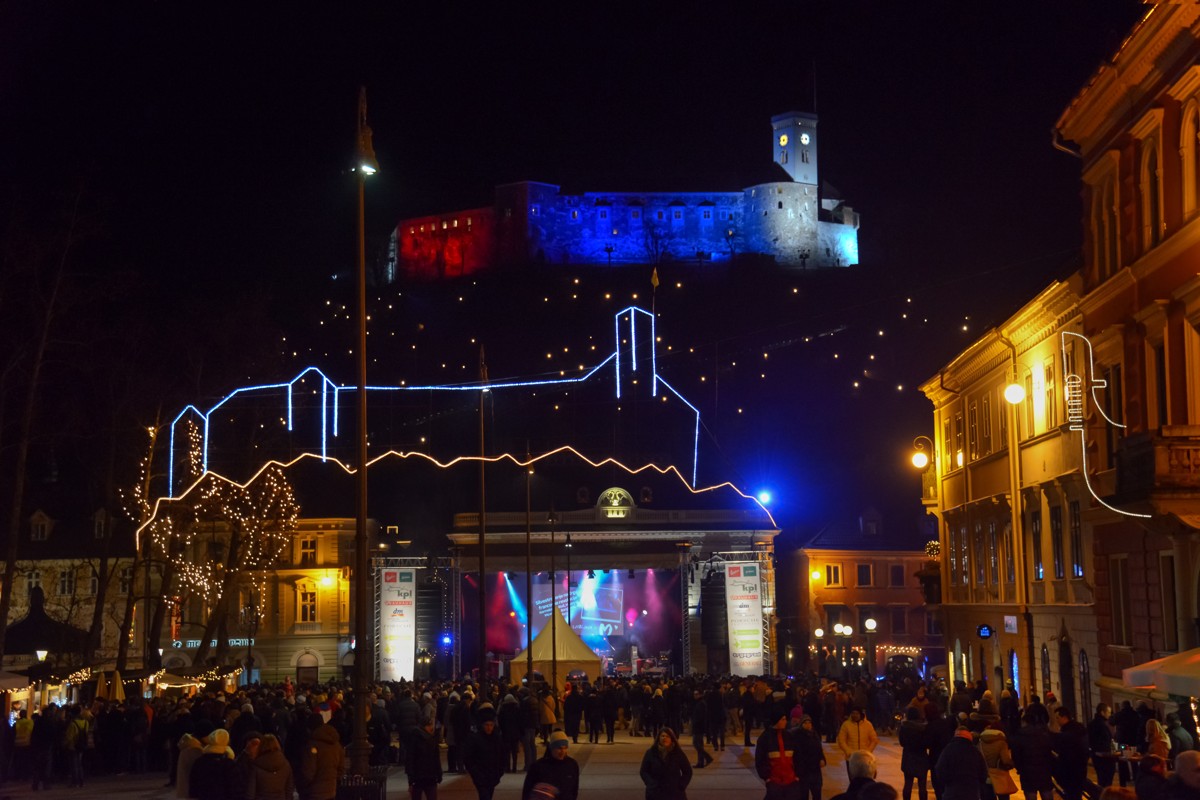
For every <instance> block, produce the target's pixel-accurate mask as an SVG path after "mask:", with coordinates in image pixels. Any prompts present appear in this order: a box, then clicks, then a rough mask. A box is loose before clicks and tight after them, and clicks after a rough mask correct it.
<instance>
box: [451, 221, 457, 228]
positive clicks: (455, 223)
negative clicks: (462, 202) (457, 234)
mask: <svg viewBox="0 0 1200 800" xmlns="http://www.w3.org/2000/svg"><path fill="white" fill-rule="evenodd" d="M451 227H452V228H457V227H458V220H454V224H453V225H452V226H451Z"/></svg>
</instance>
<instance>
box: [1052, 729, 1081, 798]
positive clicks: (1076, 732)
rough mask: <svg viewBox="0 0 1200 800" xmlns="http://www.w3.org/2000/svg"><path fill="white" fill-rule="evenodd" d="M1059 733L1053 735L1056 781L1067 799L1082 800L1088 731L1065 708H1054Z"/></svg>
mask: <svg viewBox="0 0 1200 800" xmlns="http://www.w3.org/2000/svg"><path fill="white" fill-rule="evenodd" d="M1054 716H1055V718H1056V720H1057V722H1058V733H1055V734H1054V735H1053V736H1054V744H1053V747H1054V779H1055V780H1057V781H1058V785H1059V788H1061V789H1062V793H1063V797H1065V798H1066V800H1080V798H1082V797H1083V788H1084V785H1085V783H1086V782H1087V764H1088V740H1087V728H1085V727H1084V726H1083V723H1081V722H1079V721H1078V720H1076V719H1075V712H1074V711H1072V710H1071V709H1069V708H1067V707H1066V706H1058V707H1057V708H1055V709H1054Z"/></svg>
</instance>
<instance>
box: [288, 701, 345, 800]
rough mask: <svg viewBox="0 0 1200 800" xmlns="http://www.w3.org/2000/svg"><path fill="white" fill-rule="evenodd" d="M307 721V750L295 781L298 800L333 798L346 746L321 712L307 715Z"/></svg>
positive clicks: (332, 799)
mask: <svg viewBox="0 0 1200 800" xmlns="http://www.w3.org/2000/svg"><path fill="white" fill-rule="evenodd" d="M309 720H311V722H310V723H309V724H310V726H311V727H310V728H309V734H308V751H307V752H305V753H304V756H303V759H302V762H301V767H300V776H299V780H297V781H296V783H297V784H298V785H297V788H298V789H299V790H300V800H334V798H335V797H336V796H337V785H338V780H339V779H340V778H341V777H342V774H343V773H344V772H345V771H346V765H345V761H346V749H345V748H344V747H342V742H341V739H340V738H339V736H338V732H337V729H336V728H334V727H333V726H332V725H328V724H326V723H325V722H323V721H322V720H321V715H320V714H312V715H310V716H309Z"/></svg>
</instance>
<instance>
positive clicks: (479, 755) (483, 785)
mask: <svg viewBox="0 0 1200 800" xmlns="http://www.w3.org/2000/svg"><path fill="white" fill-rule="evenodd" d="M476 719H477V721H478V723H479V729H478V730H477V731H475V732H474V733H473V734H471V735H470V736H468V737H467V743H466V745H465V746H464V748H463V763H464V764H465V765H466V767H467V772H469V773H470V774H471V783H473V784H475V792H476V793H477V794H478V795H479V800H492V794H493V792H495V791H496V786H498V785H499V783H500V779H501V778H502V777H504V768H505V766H506V765H507V763H508V748H506V747H505V745H504V737H503V736H502V735H501V733H500V731H499V730H498V729H497V728H496V709H495V708H493V707H492V704H491V703H482V704H481V705H480V706H479V711H478V713H477V714H476Z"/></svg>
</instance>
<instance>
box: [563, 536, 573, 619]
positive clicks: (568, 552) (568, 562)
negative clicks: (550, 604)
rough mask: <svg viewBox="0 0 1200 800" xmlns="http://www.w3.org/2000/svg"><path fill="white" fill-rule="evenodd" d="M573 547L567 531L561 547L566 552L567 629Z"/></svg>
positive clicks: (569, 611)
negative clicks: (565, 539)
mask: <svg viewBox="0 0 1200 800" xmlns="http://www.w3.org/2000/svg"><path fill="white" fill-rule="evenodd" d="M574 546H575V545H574V544H572V543H571V532H570V531H567V541H566V542H565V543H564V544H563V547H565V548H566V550H567V627H568V628H570V627H571V548H573V547H574Z"/></svg>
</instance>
